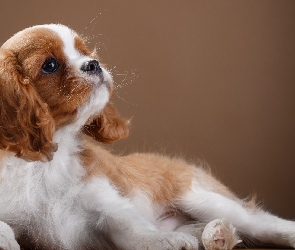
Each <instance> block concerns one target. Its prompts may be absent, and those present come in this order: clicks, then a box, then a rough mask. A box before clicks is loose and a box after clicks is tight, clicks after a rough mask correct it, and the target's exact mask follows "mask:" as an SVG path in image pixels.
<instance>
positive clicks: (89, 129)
mask: <svg viewBox="0 0 295 250" xmlns="http://www.w3.org/2000/svg"><path fill="white" fill-rule="evenodd" d="M111 93H112V78H111V76H110V74H109V73H108V72H107V70H105V69H104V68H103V67H101V65H100V63H99V61H98V59H97V57H96V55H95V54H94V53H92V52H91V51H90V50H89V49H88V48H87V46H86V45H85V41H84V40H83V39H82V38H81V37H80V36H78V35H77V34H76V33H75V32H74V31H73V30H71V29H69V28H68V27H66V26H63V25H56V24H50V25H39V26H34V27H31V28H28V29H25V30H23V31H20V32H18V33H17V34H15V35H14V36H13V37H12V38H10V39H9V40H8V41H6V42H5V43H4V44H3V45H2V47H1V48H0V149H3V150H7V151H11V152H14V153H16V156H18V157H20V158H23V159H26V160H33V161H35V160H42V161H44V160H50V159H51V158H52V155H53V152H54V151H55V150H56V149H57V145H56V143H54V142H53V136H54V133H55V131H57V130H58V129H60V128H62V127H65V126H67V127H68V129H69V130H74V131H78V130H80V129H82V130H83V131H84V132H85V133H86V134H88V135H90V136H92V137H93V138H95V139H96V140H99V141H101V142H105V143H110V142H112V141H114V140H118V139H120V138H123V137H126V136H127V134H128V127H127V125H128V122H127V121H125V120H123V119H122V118H121V117H120V116H119V114H118V112H117V111H116V110H115V108H114V107H113V105H112V104H111V103H109V98H110V96H111Z"/></svg>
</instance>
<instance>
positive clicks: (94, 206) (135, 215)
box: [81, 178, 198, 250]
mask: <svg viewBox="0 0 295 250" xmlns="http://www.w3.org/2000/svg"><path fill="white" fill-rule="evenodd" d="M81 199H82V201H83V205H84V207H85V209H87V211H89V212H91V213H96V214H99V216H98V217H99V218H98V220H97V228H99V229H100V230H103V231H104V232H105V233H106V234H107V235H109V237H110V238H111V239H112V241H113V242H114V243H115V245H117V246H118V247H119V248H120V249H128V250H132V249H134V250H143V249H153V250H160V249H161V250H162V249H171V250H174V249H175V250H176V249H177V250H178V249H187V250H192V249H198V240H197V239H196V238H195V237H193V236H191V235H188V234H185V233H181V232H159V231H158V230H157V228H156V227H155V226H154V225H153V224H152V223H150V222H149V221H148V220H147V219H146V218H144V217H143V216H142V215H141V214H140V213H139V212H138V211H137V210H136V209H135V208H134V206H133V205H132V203H131V202H130V200H129V199H128V198H126V197H123V196H122V195H120V194H119V192H118V190H116V189H115V188H114V187H113V186H112V185H111V184H110V182H109V181H108V180H107V179H105V178H95V179H93V180H91V181H89V182H88V183H87V184H86V186H85V188H84V190H83V192H82V196H81Z"/></svg>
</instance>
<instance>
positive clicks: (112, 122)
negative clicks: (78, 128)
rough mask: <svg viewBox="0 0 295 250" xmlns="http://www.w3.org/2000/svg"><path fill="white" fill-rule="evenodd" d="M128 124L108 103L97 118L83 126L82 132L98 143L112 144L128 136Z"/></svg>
mask: <svg viewBox="0 0 295 250" xmlns="http://www.w3.org/2000/svg"><path fill="white" fill-rule="evenodd" d="M129 123H130V121H129V120H125V119H123V118H122V117H121V116H120V114H119V113H118V111H117V110H116V108H115V107H114V105H113V104H112V103H108V104H107V105H106V106H105V107H104V109H103V110H102V111H101V112H100V113H99V115H98V116H97V117H95V118H94V119H93V120H92V121H90V122H89V124H86V125H84V129H83V131H84V133H85V134H87V135H89V136H91V137H93V138H94V139H95V140H97V141H99V142H103V143H112V142H114V141H116V140H120V139H122V138H125V137H127V136H128V134H129Z"/></svg>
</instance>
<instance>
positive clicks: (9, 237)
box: [0, 221, 20, 250]
mask: <svg viewBox="0 0 295 250" xmlns="http://www.w3.org/2000/svg"><path fill="white" fill-rule="evenodd" d="M0 249H1V250H19V249H20V247H19V245H18V243H17V242H16V240H15V237H14V232H13V230H12V229H11V227H10V226H8V225H7V224H6V223H5V222H3V221H0Z"/></svg>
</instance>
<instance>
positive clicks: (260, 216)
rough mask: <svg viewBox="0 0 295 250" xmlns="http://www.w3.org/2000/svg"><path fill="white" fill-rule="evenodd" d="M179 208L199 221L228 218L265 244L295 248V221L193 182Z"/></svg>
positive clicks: (239, 230)
mask: <svg viewBox="0 0 295 250" xmlns="http://www.w3.org/2000/svg"><path fill="white" fill-rule="evenodd" d="M177 207H178V209H179V210H181V211H183V212H184V213H185V214H187V215H189V216H190V217H191V218H193V219H194V220H196V221H201V222H203V223H209V222H210V221H212V220H215V219H225V220H226V221H227V222H229V223H230V224H232V225H233V226H234V227H235V228H237V231H238V232H239V233H241V234H243V235H248V236H250V237H252V238H255V239H257V240H258V241H261V242H263V243H267V244H275V245H281V246H289V247H295V222H293V221H287V220H284V219H281V218H279V217H277V216H274V215H271V214H269V213H267V212H265V211H263V210H261V209H259V208H248V207H246V206H245V205H243V202H242V201H240V202H239V201H238V200H233V199H231V198H228V197H225V196H223V195H221V194H218V193H216V192H212V191H208V190H205V189H202V188H200V187H198V186H197V185H192V188H191V190H189V191H188V192H187V193H186V194H185V195H183V196H182V197H181V198H180V199H179V201H178V202H177Z"/></svg>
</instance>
